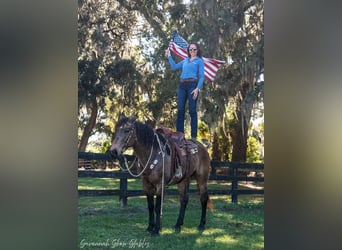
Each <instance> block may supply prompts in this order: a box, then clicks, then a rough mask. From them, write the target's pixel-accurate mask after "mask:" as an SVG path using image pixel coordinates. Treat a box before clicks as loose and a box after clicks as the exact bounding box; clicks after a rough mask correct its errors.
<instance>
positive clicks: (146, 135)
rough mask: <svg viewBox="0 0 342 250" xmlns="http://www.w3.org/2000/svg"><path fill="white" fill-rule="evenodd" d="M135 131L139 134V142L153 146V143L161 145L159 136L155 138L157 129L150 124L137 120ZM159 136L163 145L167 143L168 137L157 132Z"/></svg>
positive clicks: (156, 145)
mask: <svg viewBox="0 0 342 250" xmlns="http://www.w3.org/2000/svg"><path fill="white" fill-rule="evenodd" d="M135 131H136V135H137V139H138V141H139V142H141V143H143V144H144V145H146V146H147V147H151V146H152V143H153V145H154V147H155V148H156V147H159V145H158V141H157V138H155V136H154V133H155V131H154V130H153V128H152V127H151V126H150V125H147V124H144V123H141V122H135ZM156 134H157V136H158V137H159V140H160V142H161V143H162V145H164V144H165V143H166V139H165V138H164V136H162V135H161V134H160V133H158V132H156Z"/></svg>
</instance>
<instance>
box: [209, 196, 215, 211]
mask: <svg viewBox="0 0 342 250" xmlns="http://www.w3.org/2000/svg"><path fill="white" fill-rule="evenodd" d="M208 208H209V209H210V211H211V212H214V211H215V208H214V204H213V203H212V201H211V199H210V197H209V196H208Z"/></svg>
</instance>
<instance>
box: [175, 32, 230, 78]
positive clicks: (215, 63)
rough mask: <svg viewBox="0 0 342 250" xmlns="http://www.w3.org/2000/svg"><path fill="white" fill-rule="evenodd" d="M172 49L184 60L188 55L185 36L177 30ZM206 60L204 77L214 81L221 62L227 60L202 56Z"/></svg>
mask: <svg viewBox="0 0 342 250" xmlns="http://www.w3.org/2000/svg"><path fill="white" fill-rule="evenodd" d="M169 48H170V50H171V51H172V52H173V53H175V54H176V55H177V56H179V57H180V58H181V59H182V60H183V59H184V58H186V57H188V52H187V48H188V43H187V41H185V40H184V38H183V37H181V36H180V35H178V33H177V32H174V33H173V37H172V39H171V42H170V44H169ZM202 59H203V62H204V77H205V79H206V80H207V81H210V82H212V81H214V79H215V76H216V73H217V71H218V69H219V67H220V65H221V64H224V63H225V61H222V60H217V59H214V58H206V57H202Z"/></svg>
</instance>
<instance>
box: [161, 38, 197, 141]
mask: <svg viewBox="0 0 342 250" xmlns="http://www.w3.org/2000/svg"><path fill="white" fill-rule="evenodd" d="M187 51H188V57H187V58H185V59H184V60H182V61H180V62H179V63H175V61H174V60H173V58H172V56H171V53H170V50H169V49H167V50H166V51H165V56H167V58H168V60H169V62H170V65H171V68H172V69H173V70H177V69H182V73H181V76H180V80H179V84H178V90H177V106H178V110H177V121H176V129H177V131H179V132H182V133H184V119H185V105H186V101H187V100H188V101H189V114H190V118H191V122H190V124H191V138H192V139H193V140H196V137H197V128H198V118H197V99H198V94H199V90H200V88H201V87H202V86H203V81H204V62H203V59H202V55H201V50H200V47H199V45H198V44H197V43H190V44H189V46H188V48H187Z"/></svg>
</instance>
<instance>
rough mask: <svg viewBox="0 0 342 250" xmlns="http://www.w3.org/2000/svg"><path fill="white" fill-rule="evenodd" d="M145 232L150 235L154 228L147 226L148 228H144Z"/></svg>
mask: <svg viewBox="0 0 342 250" xmlns="http://www.w3.org/2000/svg"><path fill="white" fill-rule="evenodd" d="M146 231H147V232H149V233H152V232H153V231H154V228H153V227H151V226H149V227H148V228H146Z"/></svg>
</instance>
